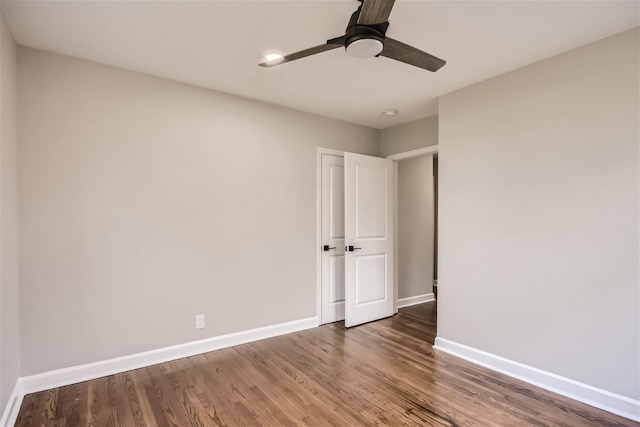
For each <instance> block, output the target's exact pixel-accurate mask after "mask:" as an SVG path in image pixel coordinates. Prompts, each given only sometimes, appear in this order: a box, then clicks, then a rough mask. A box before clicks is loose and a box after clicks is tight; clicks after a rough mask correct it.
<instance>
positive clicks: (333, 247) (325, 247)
mask: <svg viewBox="0 0 640 427" xmlns="http://www.w3.org/2000/svg"><path fill="white" fill-rule="evenodd" d="M335 248H336V247H335V246H332V247H329V245H324V246H323V247H322V250H323V251H325V252H327V251H328V250H330V249H335Z"/></svg>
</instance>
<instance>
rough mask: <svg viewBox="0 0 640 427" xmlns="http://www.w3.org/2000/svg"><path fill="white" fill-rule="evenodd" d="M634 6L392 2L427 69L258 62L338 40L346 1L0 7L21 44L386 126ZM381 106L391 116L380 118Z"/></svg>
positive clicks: (591, 36)
mask: <svg viewBox="0 0 640 427" xmlns="http://www.w3.org/2000/svg"><path fill="white" fill-rule="evenodd" d="M639 4H640V3H639V2H638V1H584V2H583V1H403V0H398V1H396V5H395V7H394V9H393V12H392V13H391V17H390V22H391V25H390V27H389V31H388V33H387V35H388V36H389V37H393V38H395V39H398V40H400V41H403V42H405V43H408V44H411V45H413V46H415V47H418V48H420V49H422V50H425V51H427V52H429V53H432V54H434V55H436V56H439V57H441V58H443V59H445V60H447V65H445V66H444V67H443V68H442V69H441V70H440V71H438V72H436V73H431V72H428V71H425V70H422V69H418V68H415V67H412V66H409V65H406V64H402V63H400V62H395V61H392V60H390V59H387V58H371V59H355V58H352V57H350V56H349V55H348V54H347V53H346V52H345V51H344V50H343V49H335V50H333V51H330V52H325V53H322V54H319V55H316V56H314V57H310V58H306V59H302V60H299V61H296V62H292V63H288V64H283V65H281V66H277V67H273V68H261V67H258V65H257V64H258V63H259V62H261V61H262V60H263V56H264V54H266V53H268V52H281V53H290V52H293V51H297V50H300V49H304V48H307V47H311V46H315V45H318V44H322V43H324V41H325V40H326V39H328V38H332V37H336V36H340V35H342V34H344V30H345V27H346V24H347V21H348V19H349V16H350V14H351V13H352V12H353V11H354V10H355V9H356V8H357V6H358V2H357V1H352V0H336V1H327V0H323V1H238V0H236V1H6V0H4V1H3V2H2V7H3V12H4V14H5V18H6V20H7V22H8V24H9V26H10V28H11V30H12V32H13V34H14V37H15V39H16V41H17V42H18V43H19V44H21V45H25V46H30V47H34V48H38V49H44V50H48V51H51V52H56V53H60V54H64V55H70V56H74V57H77V58H82V59H87V60H91V61H96V62H99V63H103V64H108V65H113V66H116V67H121V68H125V69H129V70H134V71H139V72H143V73H147V74H151V75H154V76H159V77H165V78H168V79H173V80H178V81H181V82H185V83H190V84H193V85H197V86H202V87H206V88H210V89H215V90H219V91H222V92H227V93H231V94H235V95H240V96H244V97H247V98H252V99H257V100H261V101H265V102H269V103H273V104H277V105H282V106H286V107H291V108H295V109H298V110H302V111H307V112H311V113H316V114H319V115H323V116H328V117H333V118H336V119H341V120H345V121H349V122H353V123H358V124H362V125H366V126H370V127H374V128H385V127H389V126H393V125H396V124H400V123H403V122H407V121H410V120H415V119H418V118H421V117H425V116H429V115H432V114H436V113H437V98H438V96H440V95H443V94H446V93H448V92H451V91H453V90H456V89H459V88H462V87H465V86H468V85H470V84H472V83H475V82H478V81H481V80H484V79H487V78H490V77H493V76H496V75H499V74H502V73H504V72H507V71H510V70H513V69H515V68H519V67H521V66H524V65H526V64H529V63H532V62H535V61H539V60H541V59H544V58H547V57H549V56H553V55H555V54H558V53H561V52H564V51H567V50H570V49H573V48H575V47H578V46H581V45H584V44H587V43H590V42H592V41H595V40H598V39H601V38H604V37H607V36H609V35H612V34H615V33H618V32H621V31H624V30H627V29H629V28H632V27H635V26H637V25H638V23H639V18H638V15H639ZM593 66H594V67H597V66H598V59H597V58H594V63H593ZM603 78H610V76H603ZM391 108H393V109H397V110H398V111H399V112H400V113H399V114H398V115H397V116H396V117H395V118H387V117H383V116H382V114H381V112H382V111H383V110H386V109H391Z"/></svg>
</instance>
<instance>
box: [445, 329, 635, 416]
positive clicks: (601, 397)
mask: <svg viewBox="0 0 640 427" xmlns="http://www.w3.org/2000/svg"><path fill="white" fill-rule="evenodd" d="M433 348H435V349H436V350H440V351H444V352H446V353H450V354H452V355H454V356H458V357H460V358H462V359H465V360H468V361H470V362H473V363H475V364H478V365H481V366H484V367H486V368H489V369H492V370H494V371H497V372H500V373H503V374H505V375H509V376H510V377H514V378H517V379H519V380H521V381H524V382H527V383H529V384H533V385H535V386H537V387H540V388H543V389H545V390H549V391H552V392H554V393H557V394H561V395H563V396H566V397H569V398H571V399H574V400H577V401H579V402H582V403H586V404H587V405H591V406H594V407H596V408H599V409H603V410H605V411H607V412H611V413H613V414H616V415H620V416H622V417H625V418H629V419H631V420H634V421H640V400H634V399H631V398H629V397H626V396H622V395H619V394H615V393H611V392H609V391H606V390H602V389H599V388H596V387H593V386H590V385H588V384H584V383H581V382H578V381H574V380H572V379H569V378H565V377H562V376H560V375H556V374H552V373H550V372H546V371H543V370H541V369H538V368H534V367H532V366H528V365H524V364H522V363H519V362H515V361H513V360H509V359H505V358H504V357H501V356H496V355H495V354H491V353H487V352H485V351H482V350H478V349H476V348H473V347H468V346H466V345H463V344H458V343H456V342H454V341H450V340H447V339H445V338H440V337H436V342H435V345H434V346H433Z"/></svg>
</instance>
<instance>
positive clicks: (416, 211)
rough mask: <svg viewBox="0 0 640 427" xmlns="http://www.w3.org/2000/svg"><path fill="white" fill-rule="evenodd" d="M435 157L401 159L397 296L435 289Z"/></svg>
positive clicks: (422, 293) (418, 293) (399, 169)
mask: <svg viewBox="0 0 640 427" xmlns="http://www.w3.org/2000/svg"><path fill="white" fill-rule="evenodd" d="M433 202H434V200H433V156H430V155H429V156H421V157H414V158H412V159H407V160H402V161H400V162H398V298H409V297H415V296H418V295H424V294H430V293H432V292H433V248H434V246H433V245H434V242H433V229H434V223H433V221H434V206H433Z"/></svg>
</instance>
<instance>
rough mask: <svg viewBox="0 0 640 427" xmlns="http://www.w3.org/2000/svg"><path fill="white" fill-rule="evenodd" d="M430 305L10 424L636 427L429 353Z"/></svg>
mask: <svg viewBox="0 0 640 427" xmlns="http://www.w3.org/2000/svg"><path fill="white" fill-rule="evenodd" d="M435 321H436V304H435V303H426V304H421V305H417V306H413V307H407V308H403V309H401V310H400V313H399V314H398V315H396V316H394V317H392V318H389V319H385V320H381V321H378V322H374V323H369V324H366V325H362V326H359V327H356V328H352V329H349V330H346V329H345V328H344V325H343V324H342V323H334V324H330V325H325V326H322V327H319V328H315V329H312V330H308V331H303V332H299V333H295V334H290V335H285V336H281V337H277V338H271V339H268V340H263V341H258V342H255V343H251V344H245V345H241V346H237V347H232V348H228V349H224V350H219V351H214V352H211V353H206V354H202V355H198V356H193V357H189V358H185V359H180V360H176V361H173V362H167V363H162V364H159V365H154V366H151V367H148V368H142V369H137V370H135V371H130V372H125V373H122V374H117V375H111V376H109V377H105V378H99V379H96V380H92V381H87V382H83V383H80V384H75V385H71V386H67V387H60V388H57V389H53V390H48V391H44V392H40V393H34V394H30V395H28V396H26V397H25V399H24V401H23V403H22V407H21V409H20V414H19V416H18V421H17V424H16V425H17V426H67V427H69V426H74V427H75V426H96V427H103V426H180V427H185V426H225V425H226V426H236V425H265V426H291V425H312V426H324V425H337V426H348V425H366V426H369V425H420V426H428V425H434V426H523V425H535V426H551V425H552V426H638V425H640V424H638V423H634V422H633V421H630V420H626V419H624V418H621V417H617V416H615V415H612V414H609V413H607V412H604V411H601V410H598V409H595V408H592V407H590V406H587V405H584V404H581V403H577V402H575V401H572V400H570V399H567V398H564V397H561V396H558V395H555V394H553V393H550V392H547V391H544V390H541V389H538V388H536V387H533V386H531V385H528V384H526V383H523V382H520V381H517V380H515V379H512V378H509V377H506V376H503V375H500V374H497V373H495V372H493V371H490V370H488V369H484V368H482V367H479V366H476V365H474V364H471V363H468V362H466V361H464V360H461V359H458V358H456V357H453V356H450V355H447V354H444V353H442V352H436V351H434V350H432V344H433V341H434V338H435V334H436V328H435Z"/></svg>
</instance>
